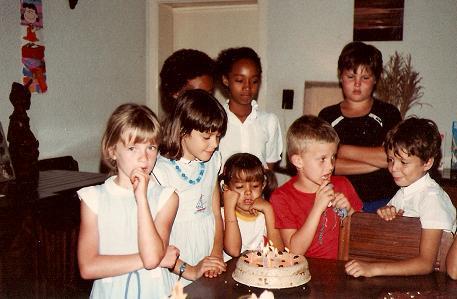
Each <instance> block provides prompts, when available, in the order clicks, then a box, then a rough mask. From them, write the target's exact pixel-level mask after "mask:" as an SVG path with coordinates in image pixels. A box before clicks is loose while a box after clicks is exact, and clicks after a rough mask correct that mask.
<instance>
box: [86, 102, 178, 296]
mask: <svg viewBox="0 0 457 299" xmlns="http://www.w3.org/2000/svg"><path fill="white" fill-rule="evenodd" d="M160 141H161V129H160V125H159V122H158V120H157V118H156V116H155V114H154V113H153V112H152V111H151V110H150V109H149V108H148V107H146V106H143V105H137V104H124V105H121V106H119V107H118V108H117V109H116V110H115V111H114V113H113V114H112V115H111V117H110V118H109V121H108V125H107V127H106V130H105V133H104V135H103V139H102V157H103V162H104V163H105V164H106V165H107V166H108V167H109V168H110V169H111V174H112V176H111V177H109V178H108V179H107V180H106V181H105V183H104V184H101V185H97V186H91V187H86V188H82V189H80V190H79V191H78V196H79V198H80V199H81V225H80V232H79V242H78V262H79V268H80V272H81V277H82V278H84V279H95V281H94V284H93V287H92V292H91V295H90V297H91V298H140V297H141V298H163V297H164V296H165V295H166V293H165V289H164V282H163V272H168V271H163V270H162V268H161V267H164V268H172V267H173V266H174V264H175V263H176V259H177V257H178V255H179V250H178V249H177V248H176V247H174V246H168V238H169V235H170V231H171V227H172V224H173V220H174V218H175V215H176V211H177V209H178V197H177V195H176V193H174V192H173V189H172V188H165V187H162V186H160V185H159V184H158V183H157V182H156V181H155V179H154V178H153V177H151V176H150V173H151V171H152V169H153V168H154V165H155V162H156V158H157V152H158V146H159V144H160Z"/></svg>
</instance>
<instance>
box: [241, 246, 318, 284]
mask: <svg viewBox="0 0 457 299" xmlns="http://www.w3.org/2000/svg"><path fill="white" fill-rule="evenodd" d="M232 277H233V279H234V280H236V281H237V282H239V283H242V284H245V285H248V286H251V287H258V288H265V289H284V288H292V287H297V286H300V285H302V284H305V283H307V282H308V281H309V280H310V279H311V275H310V273H309V269H308V262H307V261H306V258H305V257H304V256H303V255H298V254H292V253H289V252H281V251H276V250H275V251H268V252H265V251H246V252H245V253H243V254H242V255H241V256H240V258H239V259H238V261H237V263H236V268H235V270H234V271H233V273H232Z"/></svg>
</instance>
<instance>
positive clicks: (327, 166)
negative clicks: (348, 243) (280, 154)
mask: <svg viewBox="0 0 457 299" xmlns="http://www.w3.org/2000/svg"><path fill="white" fill-rule="evenodd" d="M338 142H339V138H338V135H337V133H336V132H335V130H334V129H333V128H332V126H330V125H329V124H328V123H327V122H325V121H324V120H321V119H319V118H318V117H316V116H311V115H304V116H302V117H300V118H299V119H297V120H296V121H294V122H293V123H292V125H291V126H290V128H289V130H288V131H287V155H288V158H289V160H290V162H291V163H292V164H293V165H294V167H295V168H296V170H297V175H296V176H294V177H292V178H291V179H290V180H289V181H287V182H286V183H285V184H284V185H282V186H281V187H279V188H278V189H276V190H275V191H274V192H273V194H272V195H271V198H270V202H271V204H272V206H273V209H274V212H275V221H276V228H278V229H279V231H280V234H281V237H282V240H283V242H284V245H285V246H286V247H288V248H289V249H290V251H291V252H293V253H297V254H304V255H305V256H307V257H317V258H326V259H336V258H337V254H338V237H339V224H340V220H341V218H342V217H344V216H346V215H351V214H352V213H354V211H360V210H361V209H362V202H361V200H360V198H359V196H358V195H357V193H356V192H355V190H354V188H353V187H352V185H351V183H350V182H349V180H348V179H347V178H346V177H343V176H332V173H333V169H334V167H335V155H336V152H337V150H338Z"/></svg>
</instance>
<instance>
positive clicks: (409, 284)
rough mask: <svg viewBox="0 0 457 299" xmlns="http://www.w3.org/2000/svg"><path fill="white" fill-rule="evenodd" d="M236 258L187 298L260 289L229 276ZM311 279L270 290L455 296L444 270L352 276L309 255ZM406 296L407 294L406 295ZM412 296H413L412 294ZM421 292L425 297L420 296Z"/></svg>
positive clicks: (297, 294) (456, 285)
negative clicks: (442, 271) (428, 272)
mask: <svg viewBox="0 0 457 299" xmlns="http://www.w3.org/2000/svg"><path fill="white" fill-rule="evenodd" d="M235 263H236V259H233V260H231V261H229V262H228V263H227V272H225V273H223V275H221V276H220V277H218V278H212V279H210V278H201V279H199V280H197V281H195V282H193V283H192V284H190V285H188V286H187V287H185V288H184V292H185V293H187V294H188V298H189V299H199V298H202V299H203V298H204V299H211V298H227V299H231V298H238V297H240V296H242V295H246V294H249V293H251V292H254V293H255V294H256V295H257V296H259V295H260V294H261V293H262V292H263V290H262V289H258V288H250V287H247V286H244V285H242V284H240V283H238V282H236V281H235V280H233V278H232V272H233V269H234V268H235ZM308 263H309V269H310V273H311V280H310V281H309V282H308V283H307V284H305V285H304V286H301V287H296V288H291V289H283V290H271V291H272V292H273V293H274V295H275V298H278V299H287V298H400V296H402V297H401V298H436V297H438V298H457V281H453V280H451V279H450V278H449V277H447V276H446V275H445V273H441V272H434V273H432V274H430V275H424V276H409V277H392V276H391V277H372V278H353V277H350V276H348V275H346V274H345V272H344V263H345V262H343V261H335V260H324V259H308ZM405 296H406V297H405ZM411 296H414V297H411ZM421 296H424V297H421Z"/></svg>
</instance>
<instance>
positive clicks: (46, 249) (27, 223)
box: [0, 170, 106, 298]
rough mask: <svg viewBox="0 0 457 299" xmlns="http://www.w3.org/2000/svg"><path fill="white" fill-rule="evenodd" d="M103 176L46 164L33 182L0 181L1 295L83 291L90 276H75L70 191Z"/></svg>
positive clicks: (75, 206) (74, 212)
mask: <svg viewBox="0 0 457 299" xmlns="http://www.w3.org/2000/svg"><path fill="white" fill-rule="evenodd" d="M105 178H106V174H100V173H88V172H77V171H66V170H48V171H43V172H40V176H39V179H38V181H37V182H21V183H18V182H14V181H12V182H7V183H2V184H0V194H3V196H0V250H1V256H0V297H1V298H87V297H88V295H89V290H90V287H91V282H90V281H83V280H82V279H81V278H80V276H79V269H78V264H77V259H76V248H77V239H78V232H79V219H80V215H79V204H80V203H79V199H78V198H77V196H76V191H77V190H78V189H80V188H82V187H85V186H90V185H96V184H100V183H102V182H103V181H104V180H105Z"/></svg>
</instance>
